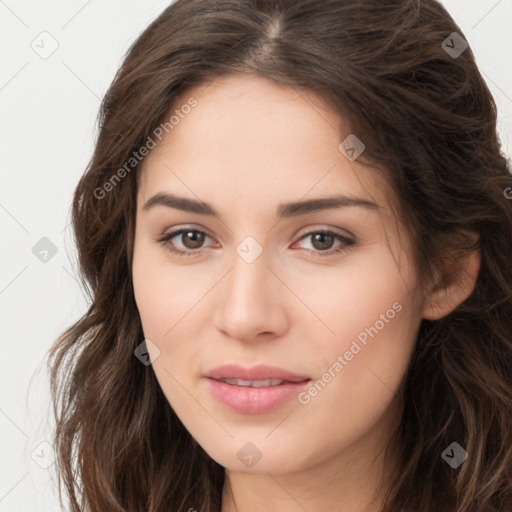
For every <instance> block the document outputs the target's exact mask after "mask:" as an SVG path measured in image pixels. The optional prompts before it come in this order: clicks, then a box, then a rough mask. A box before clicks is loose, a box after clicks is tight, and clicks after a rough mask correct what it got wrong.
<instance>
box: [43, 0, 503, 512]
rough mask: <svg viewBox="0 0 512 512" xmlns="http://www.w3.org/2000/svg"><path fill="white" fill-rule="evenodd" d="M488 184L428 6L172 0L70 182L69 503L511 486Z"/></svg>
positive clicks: (456, 511)
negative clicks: (74, 283)
mask: <svg viewBox="0 0 512 512" xmlns="http://www.w3.org/2000/svg"><path fill="white" fill-rule="evenodd" d="M511 186H512V179H511V175H510V169H509V167H508V163H507V160H506V159H505V157H504V155H503V154H502V152H501V147H500V142H499V139H498V136H497V131H496V106H495V103H494V100H493V98H492V96H491V94H490V92H489V90H488V88H487V87H486V85H485V82H484V80H483V79H482V76H481V75H480V73H479V71H478V69H477V67H476V64H475V60H474V56H473V53H472V51H471V49H470V48H469V47H468V45H467V42H466V40H465V38H464V35H463V33H462V31H461V30H460V28H459V27H458V26H457V25H456V24H455V22H454V21H453V20H452V19H451V17H450V16H449V15H448V13H447V12H446V10H445V9H444V8H443V7H442V6H441V5H440V4H439V3H438V2H436V1H434V0H428V1H420V0H401V1H389V2H378V1H376V0H363V1H361V0H359V1H352V0H326V1H322V2H320V1H318V0H237V1H234V0H216V1H211V0H210V1H209V0H186V1H185V0H177V1H176V2H174V3H173V4H172V5H171V6H170V7H169V8H167V9H166V10H165V11H164V12H163V13H162V14H161V15H160V17H159V18H158V19H157V20H155V21H154V22H153V23H152V24H151V25H150V26H149V27H148V28H147V30H145V31H144V33H143V34H142V35H141V36H140V37H139V39H138V40H137V41H136V42H135V44H134V45H133V46H132V48H131V49H130V51H129V52H128V55H127V56H126V58H125V61H124V63H123V64H122V66H121V68H120V70H119V72H118V74H117V76H116V77H115V79H114V82H113V83H112V85H111V87H110V89H109V91H108V93H107V95H106V97H105V99H104V102H103V105H102V110H101V119H100V132H99V136H98V140H97V143H96V148H95V152H94V155H93V158H92V160H91V162H90V165H89V167H88V169H87V171H86V173H85V174H84V176H83V177H82V179H81V180H80V183H79V184H78V187H77V189H76V192H75V196H74V203H73V226H74V231H75V235H76V242H77V247H78V253H79V260H80V266H81V270H82V274H83V278H84V282H85V284H86V285H88V287H89V289H90V292H91V298H92V301H91V306H90V309H89V311H88V312H87V313H86V314H85V315H84V317H83V318H82V319H80V320H79V321H78V322H77V323H76V324H75V325H73V326H72V327H71V328H69V329H68V330H67V331H66V332H65V333H63V335H62V336H61V337H60V338H59V340H57V342H56V343H55V345H54V346H53V347H52V350H51V352H50V360H49V364H50V369H51V378H52V392H53V397H54V405H55V413H56V417H57V429H56V433H55V446H56V449H57V454H58V463H59V469H60V475H61V478H62V483H63V484H64V485H65V487H66V492H67V494H68V495H69V498H70V505H71V510H73V511H78V510H91V511H102V512H103V511H105V512H106V511H112V510H119V511H121V510H126V511H130V512H134V511H138V510H140V511H143V510H144V511H152V512H157V511H163V510H173V511H174V510H179V511H192V510H197V511H205V512H206V511H222V512H231V511H238V512H243V511H251V512H254V511H260V510H267V511H268V510H279V511H295V510H297V511H298V510H309V511H314V510H341V511H344V510H350V511H363V510H364V511H366V512H374V511H375V512H376V511H379V512H406V511H407V512H409V511H414V512H427V511H428V512H432V511H440V510H442V511H443V512H473V511H478V512H491V511H492V512H498V511H500V512H505V511H508V510H511V509H512V442H511V440H512V432H511V429H510V419H511V417H512V377H511V373H510V367H511V364H512V343H511V332H512V293H511V285H512V245H511V243H510V241H511V240H512V208H511V206H512V205H511V202H510V200H508V199H507V195H508V194H507V190H510V187H511ZM74 457H76V458H75V459H74Z"/></svg>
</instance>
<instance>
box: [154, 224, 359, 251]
mask: <svg viewBox="0 0 512 512" xmlns="http://www.w3.org/2000/svg"><path fill="white" fill-rule="evenodd" d="M190 232H192V233H199V234H202V235H205V236H206V237H208V238H211V237H210V236H209V235H208V234H207V233H205V232H204V231H201V230H199V229H190V228H182V229H178V230H176V231H172V232H170V233H166V234H165V235H163V236H162V237H160V238H156V239H155V241H156V242H158V243H160V244H162V245H163V246H164V247H165V248H166V250H168V251H169V252H171V253H172V254H176V255H177V256H180V257H193V256H199V255H200V253H201V252H203V249H196V250H189V251H182V250H181V249H176V247H174V246H173V245H172V244H169V243H168V242H169V241H170V240H171V239H172V238H174V237H176V236H178V235H181V234H183V233H190ZM317 234H322V235H331V236H333V237H334V238H336V239H338V240H339V241H340V242H342V243H343V244H344V245H342V246H341V247H338V248H337V249H329V250H328V251H319V250H316V251H315V250H311V249H304V250H306V251H308V252H311V253H312V254H314V255H315V257H316V256H318V257H321V258H324V257H327V256H332V255H335V254H341V253H342V252H345V251H347V250H349V249H350V248H351V247H352V246H354V245H355V241H354V240H352V239H351V238H348V237H346V236H344V235H340V234H339V233H335V232H334V231H330V230H328V229H325V230H324V229H320V230H317V231H310V232H309V233H306V234H304V235H303V236H301V237H300V238H299V240H298V241H300V240H303V239H304V238H308V237H309V236H312V235H317Z"/></svg>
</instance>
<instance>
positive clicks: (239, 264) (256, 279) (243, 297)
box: [215, 237, 284, 339]
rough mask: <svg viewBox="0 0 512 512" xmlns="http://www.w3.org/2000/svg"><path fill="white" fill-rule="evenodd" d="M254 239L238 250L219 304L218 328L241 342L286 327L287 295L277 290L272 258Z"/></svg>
mask: <svg viewBox="0 0 512 512" xmlns="http://www.w3.org/2000/svg"><path fill="white" fill-rule="evenodd" d="M250 238H251V237H247V238H246V239H244V240H243V241H242V242H241V243H240V244H239V245H238V246H237V247H236V251H235V253H234V254H233V255H232V258H231V259H230V261H229V263H230V267H231V271H230V272H229V273H228V275H227V276H226V278H225V279H224V282H223V283H222V286H221V287H220V290H219V294H218V303H217V305H216V313H215V322H216V324H217V328H219V329H221V330H223V331H225V332H226V333H228V334H229V335H231V336H232V337H234V338H237V339H250V338H252V337H254V336H257V334H258V333H259V332H274V333H275V332H276V331H278V330H280V329H281V327H282V326H283V318H284V316H283V315H284V312H283V310H282V304H281V301H282V300H283V294H282V293H278V290H277V289H276V287H277V286H279V280H278V279H277V278H276V277H275V276H274V275H273V273H272V272H271V271H270V269H269V268H268V267H269V266H270V265H269V264H270V258H269V257H268V256H269V255H268V254H267V253H266V252H265V250H264V249H263V247H262V246H261V245H260V244H259V243H258V242H256V241H255V240H254V239H250Z"/></svg>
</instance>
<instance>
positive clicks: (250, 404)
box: [207, 379, 309, 414]
mask: <svg viewBox="0 0 512 512" xmlns="http://www.w3.org/2000/svg"><path fill="white" fill-rule="evenodd" d="M207 380H208V383H209V386H210V390H211V392H212V394H213V395H214V396H215V397H216V398H217V399H218V400H219V401H220V402H221V403H223V404H224V405H227V406H228V407H230V408H231V409H234V410H235V411H238V412H242V413H244V414H259V413H264V412H268V411H271V410H272V409H275V408H276V407H278V406H279V405H282V404H284V403H285V402H287V401H288V400H290V399H291V398H293V397H294V396H297V394H298V393H299V392H300V391H301V389H303V388H304V387H305V386H306V385H307V384H308V382H309V381H302V382H286V383H283V384H279V385H278V386H266V387H262V388H251V387H244V386H235V385H233V384H226V383H225V382H219V381H218V380H213V379H207Z"/></svg>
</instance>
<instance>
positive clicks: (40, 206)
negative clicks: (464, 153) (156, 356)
mask: <svg viewBox="0 0 512 512" xmlns="http://www.w3.org/2000/svg"><path fill="white" fill-rule="evenodd" d="M443 3H444V5H445V6H446V7H447V9H448V11H449V12H450V13H451V14H452V16H453V17H454V19H455V20H456V22H457V23H458V24H459V25H460V26H461V28H462V30H463V32H464V34H465V36H466V39H467V40H468V42H469V44H470V46H471V48H472V50H473V52H474V53H475V55H476V58H477V63H478V65H479V67H480V70H481V71H482V73H483V76H484V78H485V79H486V80H487V83H488V84H489V86H490V89H491V91H492V93H493V95H494V98H495V100H496V102H497V105H498V111H499V132H500V136H501V139H502V143H503V147H504V151H505V153H506V154H507V155H508V156H509V157H510V156H511V155H512V66H511V64H512V59H511V55H512V31H511V29H510V27H511V23H512V0H445V1H444V2H443ZM168 4H169V1H168V0H165V1H164V0H151V1H144V2H143V1H142V0H138V1H135V0H131V1H127V0H115V1H114V0H101V1H100V0H89V1H87V0H72V1H71V0H68V1H57V0H46V1H45V2H40V1H24V0H5V1H3V0H0V47H1V49H2V51H1V55H0V109H1V110H0V112H1V114H0V119H1V122H0V172H1V180H2V181H1V183H2V186H1V188H0V226H1V231H0V233H1V235H0V236H1V244H2V253H1V254H2V265H1V268H0V308H1V309H0V311H1V316H0V321H1V332H2V339H1V343H2V345H1V349H2V351H1V358H0V361H1V371H0V383H1V384H0V385H1V387H0V390H1V396H0V460H1V464H0V512H27V511H35V510H37V511H41V512H46V511H52V512H57V511H60V510H61V508H60V506H59V503H58V500H57V494H56V487H55V475H54V473H53V468H54V467H55V466H54V465H53V466H50V467H49V469H43V468H42V467H40V465H39V464H38V463H36V462H35V460H37V461H39V462H40V463H42V464H43V465H44V463H45V462H46V461H49V460H51V459H49V457H51V453H52V452H51V449H50V448H49V447H48V446H46V445H44V444H43V445H41V446H39V445H40V443H41V442H44V441H45V440H46V439H48V440H50V439H51V438H50V434H49V433H50V432H51V430H49V429H51V424H50V423H48V424H47V422H48V418H49V412H50V410H49V404H50V401H49V395H48V382H47V376H46V370H45V367H44V357H45V354H46V352H47V350H48V349H49V348H50V345H51V344H52V342H53V340H54V339H55V338H56V337H57V336H58V335H59V334H60V333H61V332H62V331H63V330H64V329H65V328H67V327H68V326H69V325H71V324H72V323H73V322H75V321H76V320H78V318H80V316H81V315H82V314H83V313H84V312H85V309H86V301H85V299H84V297H83V296H82V292H81V290H80V287H79V285H78V282H77V280H76V269H75V264H74V261H75V250H74V247H73V243H72V236H71V232H70V228H69V226H68V224H69V208H70V203H71V196H72V193H73V190H74V188H75V186H76V184H77V182H78V179H79V177H80V175H81V174H82V173H83V171H84V170H85V167H86V165H87V162H88V160H89V158H90V156H91V154H92V150H93V144H94V139H95V136H96V124H95V123H96V116H97V113H98V108H99V104H100V100H101V98H102V97H103V95H104V94H105V92H106V90H107V87H108V85H109V84H110V82H111V80H112V78H113V77H114V74H115V72H116V70H117V68H118V66H119V64H120V63H121V60H122V58H123V55H124V53H125V52H126V50H127V49H128V47H129V46H130V44H131V43H132V42H133V41H134V40H135V39H136V38H137V36H138V35H139V34H140V32H141V31H142V30H144V28H145V27H146V26H147V25H148V23H149V22H150V21H152V20H153V19H154V18H155V17H156V16H157V15H158V14H159V13H160V12H161V11H162V10H163V9H164V8H165V7H166V6H167V5H168ZM43 31H46V32H48V33H49V34H51V36H52V37H53V38H54V39H55V40H56V41H57V43H58V48H57V50H56V51H55V52H54V53H53V54H52V55H51V56H50V57H48V58H47V59H42V58H41V57H40V56H39V55H38V54H37V53H36V52H35V51H34V50H33V49H32V47H31V44H34V45H36V44H40V45H41V44H42V43H40V37H39V35H40V34H41V32H43ZM42 37H47V38H48V36H42ZM34 40H35V43H32V42H33V41H34ZM38 41H39V43H38ZM50 44H51V40H50V39H46V42H45V47H46V48H49V47H50V46H49V45H50ZM42 237H48V238H49V239H50V240H51V241H52V242H53V243H54V244H55V245H56V247H57V253H56V254H55V256H54V257H53V258H51V259H50V260H49V261H47V262H46V263H43V262H41V261H40V260H39V259H38V258H37V257H36V256H35V255H34V254H33V253H32V247H33V246H34V245H35V244H36V243H37V242H38V241H39V240H40V239H41V238H42ZM36 448H37V449H36ZM35 449H36V450H35ZM34 450H35V453H34V455H32V452H33V451H34Z"/></svg>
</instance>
